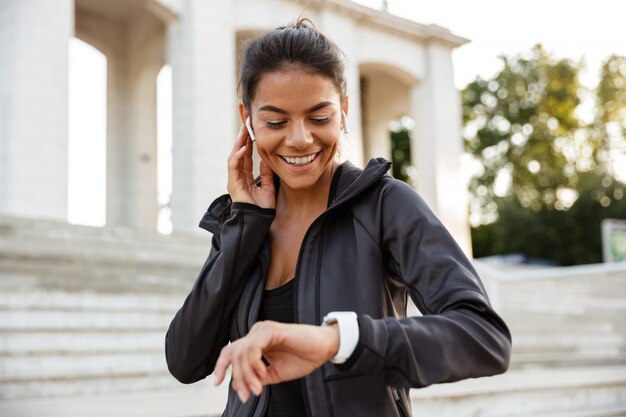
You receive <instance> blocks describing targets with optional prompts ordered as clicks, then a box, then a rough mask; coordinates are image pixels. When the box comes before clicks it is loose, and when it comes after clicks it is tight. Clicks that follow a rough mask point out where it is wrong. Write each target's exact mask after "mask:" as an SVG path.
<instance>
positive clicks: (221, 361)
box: [213, 345, 232, 386]
mask: <svg viewBox="0 0 626 417" xmlns="http://www.w3.org/2000/svg"><path fill="white" fill-rule="evenodd" d="M231 346H232V345H227V346H224V348H223V349H222V351H221V352H220V356H219V357H218V358H217V362H216V363H215V369H214V370H213V376H214V378H215V379H214V381H213V385H215V386H217V385H219V384H221V383H222V381H224V376H225V375H226V369H228V366H229V365H230V361H231V352H232V347H231Z"/></svg>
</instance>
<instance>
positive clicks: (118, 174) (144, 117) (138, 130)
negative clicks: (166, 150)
mask: <svg viewBox="0 0 626 417" xmlns="http://www.w3.org/2000/svg"><path fill="white" fill-rule="evenodd" d="M109 29H111V30H113V29H117V33H118V34H119V36H116V37H110V38H109V39H108V42H109V45H108V46H109V47H110V50H111V51H112V52H111V54H110V55H109V57H108V58H109V59H108V85H107V90H108V99H107V101H108V103H107V107H108V124H107V225H109V226H125V227H132V228H138V229H147V230H156V228H157V216H158V202H157V146H156V77H157V74H158V70H159V67H160V64H162V63H163V62H164V60H163V50H164V49H165V41H164V37H163V36H162V31H163V27H162V26H160V23H159V22H157V21H155V20H154V19H153V18H152V17H151V16H149V15H147V14H146V15H144V16H142V17H137V18H136V19H135V20H133V23H132V25H129V24H127V23H126V22H122V21H111V23H110V27H109ZM159 32H161V36H159ZM148 35H149V36H148ZM146 39H149V41H147V42H146Z"/></svg>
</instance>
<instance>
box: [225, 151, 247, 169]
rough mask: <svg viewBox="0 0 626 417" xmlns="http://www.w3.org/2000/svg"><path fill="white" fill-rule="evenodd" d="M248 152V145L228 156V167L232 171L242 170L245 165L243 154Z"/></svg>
mask: <svg viewBox="0 0 626 417" xmlns="http://www.w3.org/2000/svg"><path fill="white" fill-rule="evenodd" d="M245 152H246V145H244V146H243V147H242V148H240V149H239V150H238V151H235V152H233V153H232V154H231V155H230V156H229V157H228V169H229V170H230V171H233V172H234V171H240V170H241V168H242V167H243V155H244V154H245Z"/></svg>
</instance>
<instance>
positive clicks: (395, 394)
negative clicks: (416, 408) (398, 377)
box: [391, 387, 400, 401]
mask: <svg viewBox="0 0 626 417" xmlns="http://www.w3.org/2000/svg"><path fill="white" fill-rule="evenodd" d="M391 395H392V396H393V399H394V400H395V401H400V394H398V390H397V389H396V388H395V387H392V388H391Z"/></svg>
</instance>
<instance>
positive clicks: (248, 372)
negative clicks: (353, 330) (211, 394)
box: [214, 321, 339, 402]
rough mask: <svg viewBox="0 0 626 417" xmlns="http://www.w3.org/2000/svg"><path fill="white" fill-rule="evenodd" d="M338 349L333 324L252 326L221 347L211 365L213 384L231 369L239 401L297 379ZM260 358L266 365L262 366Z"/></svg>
mask: <svg viewBox="0 0 626 417" xmlns="http://www.w3.org/2000/svg"><path fill="white" fill-rule="evenodd" d="M338 350H339V330H338V329H337V325H336V324H334V325H331V326H311V325H308V324H287V323H279V322H274V321H261V322H258V323H255V324H254V326H252V329H250V332H249V333H248V334H247V335H246V336H245V337H242V338H240V339H237V340H236V341H234V342H233V343H231V344H229V345H227V346H225V347H224V348H223V349H222V352H221V353H220V356H219V358H218V360H217V363H216V365H215V372H214V376H215V385H219V384H221V383H222V381H223V380H224V375H225V373H226V369H227V368H228V366H229V365H230V366H232V387H233V389H234V390H235V391H236V392H237V394H238V395H239V398H240V399H241V401H243V402H246V401H247V400H248V398H249V397H250V393H254V394H255V395H257V396H258V395H260V394H261V391H262V390H263V386H264V385H267V384H276V383H279V382H283V381H289V380H292V379H296V378H301V377H303V376H305V375H308V374H310V373H311V372H313V371H314V370H315V369H317V368H319V367H320V366H322V364H324V362H326V361H327V360H329V359H331V358H332V357H333V356H335V354H336V353H337V351H338ZM262 357H265V359H266V360H267V361H268V362H269V363H270V366H266V365H265V363H264V362H263V359H262Z"/></svg>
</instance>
